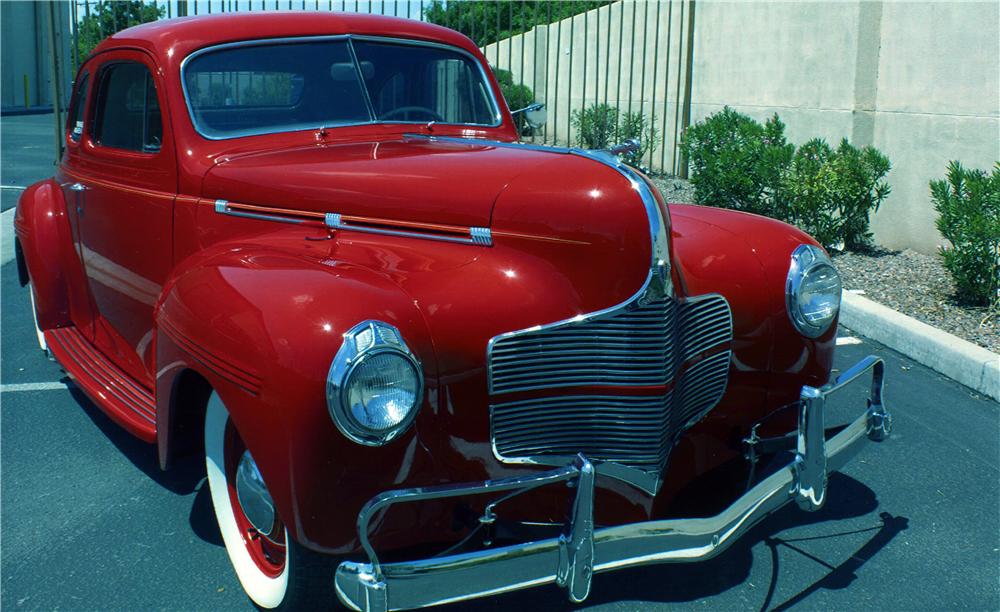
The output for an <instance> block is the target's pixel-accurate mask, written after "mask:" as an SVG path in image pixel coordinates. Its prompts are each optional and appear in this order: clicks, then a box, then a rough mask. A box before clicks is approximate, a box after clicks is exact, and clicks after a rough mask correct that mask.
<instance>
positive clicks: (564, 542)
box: [334, 356, 891, 612]
mask: <svg viewBox="0 0 1000 612" xmlns="http://www.w3.org/2000/svg"><path fill="white" fill-rule="evenodd" d="M884 370H885V368H884V364H883V362H882V360H881V359H880V358H878V357H874V356H871V357H866V358H865V359H863V360H862V361H860V362H858V363H857V364H856V365H854V366H853V367H852V368H850V369H849V370H847V371H846V372H844V374H842V375H841V376H839V377H838V378H837V379H836V380H835V381H834V382H832V383H830V384H828V385H826V386H824V387H822V388H819V389H815V388H812V387H803V388H802V398H803V402H802V408H801V410H802V413H801V418H800V421H799V423H800V425H799V430H798V435H799V439H800V446H799V448H798V450H797V452H796V454H795V457H794V459H792V461H791V462H790V463H788V464H787V465H785V466H784V467H782V468H781V469H779V470H778V471H776V472H775V473H773V474H772V475H770V476H768V477H767V478H765V479H764V480H762V481H761V482H759V483H758V484H757V485H756V486H754V487H753V488H752V489H750V490H749V491H747V492H746V493H745V494H744V495H743V496H742V497H740V498H739V499H737V500H736V501H734V502H733V504H732V505H730V506H729V507H728V508H726V509H725V510H723V511H722V512H721V513H720V514H717V515H715V516H712V517H708V518H694V519H670V520H656V521H648V522H642V523H634V524H630V525H620V526H616V527H607V528H603V529H593V522H592V521H593V503H594V497H593V494H594V486H595V482H594V471H593V469H594V466H593V465H592V464H591V462H590V461H589V460H588V459H587V458H586V457H584V456H582V455H581V456H579V457H577V458H576V459H575V460H574V461H573V462H572V463H571V464H569V465H565V466H563V467H560V468H557V469H554V470H551V471H547V472H539V473H536V474H533V475H531V476H523V477H518V478H507V479H502V480H492V481H485V482H481V483H471V484H465V485H448V486H443V487H425V488H417V489H405V490H398V491H389V492H386V493H382V494H381V495H378V496H376V497H374V498H373V499H372V500H371V501H369V502H368V504H366V505H365V507H364V508H363V509H362V511H361V513H360V514H359V515H358V534H359V536H360V538H361V543H362V547H363V548H364V550H365V552H366V553H367V554H368V557H369V561H368V562H367V563H359V562H353V561H345V562H343V563H341V564H340V565H339V566H338V568H337V571H336V574H335V576H334V581H335V586H336V590H337V595H338V597H339V598H340V600H341V601H342V602H343V603H344V604H345V605H346V606H348V607H350V608H351V609H353V610H358V611H361V612H388V611H389V610H409V609H414V608H422V607H427V606H433V605H438V604H444V603H451V602H456V601H463V600H468V599H474V598H478V597H485V596H489V595H496V594H499V593H505V592H509V591H514V590H519V589H524V588H528V587H532V586H537V585H542V584H551V583H556V584H559V585H561V586H563V587H564V588H565V589H566V590H567V595H568V596H569V598H570V600H572V601H581V600H582V599H583V598H585V597H586V596H587V594H588V592H589V590H590V574H591V573H593V572H602V571H609V570H614V569H620V568H624V567H632V566H637V565H645V564H651V563H669V562H673V563H687V562H696V561H702V560H705V559H709V558H712V557H715V556H716V555H718V554H720V553H721V552H723V551H724V550H726V549H727V548H728V547H729V546H730V545H732V544H733V543H734V542H735V541H736V540H738V539H739V537H740V536H742V535H743V534H744V533H746V532H747V531H748V530H750V529H751V528H752V527H753V526H754V525H756V524H757V523H758V522H760V521H761V520H762V519H764V518H765V517H766V516H768V515H769V514H771V513H773V512H774V511H776V510H777V509H779V508H781V507H782V506H784V505H785V504H787V503H790V502H791V501H792V500H796V501H798V502H799V503H800V505H802V506H803V507H804V508H805V509H806V510H810V511H811V510H817V509H819V508H820V507H821V506H822V504H823V501H824V500H825V483H826V478H827V474H828V473H829V472H830V471H834V470H837V469H839V468H841V467H842V466H843V465H844V464H846V463H847V462H848V461H849V460H850V459H851V457H853V456H854V454H855V453H856V452H857V451H858V450H860V449H861V447H862V446H863V445H864V443H865V442H866V440H883V439H884V438H885V437H886V435H887V434H888V431H889V430H888V427H889V425H888V424H889V423H891V417H890V416H889V413H888V411H887V410H886V409H885V407H884V405H883V403H882V386H883V376H884ZM869 371H870V372H871V375H872V380H871V395H870V397H869V399H868V408H867V410H866V411H865V412H864V413H863V414H862V415H861V416H860V417H858V418H857V419H856V420H855V421H854V422H852V423H851V424H850V425H848V426H847V427H846V428H845V429H844V430H842V431H841V432H840V433H838V434H837V435H835V436H834V437H832V438H831V439H830V440H826V439H825V436H824V432H823V429H822V420H823V419H822V415H823V412H824V410H825V402H826V398H827V397H828V396H829V395H830V394H832V393H835V392H837V391H838V390H840V389H841V388H843V386H844V385H846V384H848V383H850V382H851V381H853V380H855V379H856V378H858V377H860V376H861V375H863V374H865V373H867V372H869ZM807 413H811V414H812V416H809V414H807ZM562 482H566V483H569V484H571V485H572V486H573V487H574V490H575V495H574V496H573V500H572V505H571V508H570V519H569V520H568V521H567V523H566V524H565V525H564V530H563V535H562V536H560V537H558V538H550V539H546V540H537V541H533V542H528V543H525V544H517V545H511V546H504V547H499V548H492V549H489V548H488V549H484V550H479V551H474V552H467V553H461V554H454V555H449V556H439V557H432V558H428V559H420V560H416V561H407V562H399V563H391V564H381V563H379V561H378V558H377V556H376V554H375V551H374V549H373V548H372V546H371V543H370V541H369V529H370V528H371V525H372V521H373V518H374V517H375V516H379V515H380V514H379V513H380V511H381V510H384V509H385V508H387V507H388V506H390V505H393V504H397V503H408V502H419V501H425V500H434V499H444V498H453V497H459V496H464V495H495V494H498V493H501V492H505V491H521V490H529V489H534V488H538V487H541V486H546V485H551V484H556V483H562Z"/></svg>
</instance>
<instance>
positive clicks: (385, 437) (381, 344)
mask: <svg viewBox="0 0 1000 612" xmlns="http://www.w3.org/2000/svg"><path fill="white" fill-rule="evenodd" d="M343 337H344V342H343V344H341V345H340V349H339V350H338V351H337V354H336V355H335V356H334V358H333V363H331V364H330V370H329V372H328V373H327V376H326V405H327V410H328V411H329V412H330V418H331V419H333V422H334V424H335V425H336V426H337V429H339V430H340V432H341V433H342V434H344V436H345V437H347V439H349V440H351V441H352V442H357V443H358V444H362V445H364V446H382V445H384V444H388V443H389V442H391V441H392V440H394V439H396V438H397V437H399V436H400V435H401V434H402V433H403V432H405V431H406V430H407V429H409V427H410V425H412V424H413V421H414V419H416V417H417V413H418V412H419V411H420V406H421V405H422V404H423V399H424V372H423V368H422V367H421V365H420V362H419V361H418V360H417V358H416V356H415V355H414V354H413V352H412V351H411V350H410V348H409V347H408V346H407V345H406V342H405V341H404V340H403V336H402V334H400V333H399V330H398V329H396V328H395V327H394V326H392V325H390V324H388V323H385V322H383V321H374V320H369V321H363V322H361V323H358V324H357V325H355V326H354V327H352V328H351V329H349V330H347V331H346V332H344V336H343ZM384 353H393V354H395V355H397V356H399V357H402V358H403V359H406V360H407V361H409V363H410V365H411V366H412V367H413V370H414V372H416V376H417V390H416V393H415V394H414V403H413V406H412V407H411V408H410V411H409V412H408V413H407V414H406V416H405V417H404V418H403V420H401V421H400V422H399V423H398V424H397V425H396V426H395V427H392V428H391V429H387V430H383V431H373V430H371V429H368V428H366V427H364V426H362V425H361V424H359V423H357V422H356V421H355V419H354V418H353V417H352V416H351V414H350V407H349V406H348V405H347V398H346V396H345V394H346V393H347V385H348V383H349V381H350V379H351V375H352V374H353V373H354V371H355V370H356V369H357V368H358V366H360V365H361V364H362V363H364V362H365V361H367V360H368V359H371V358H372V357H375V356H377V355H382V354H384Z"/></svg>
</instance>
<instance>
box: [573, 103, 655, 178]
mask: <svg viewBox="0 0 1000 612" xmlns="http://www.w3.org/2000/svg"><path fill="white" fill-rule="evenodd" d="M570 125H572V126H573V128H575V129H576V135H577V138H578V139H579V141H580V143H581V144H582V145H583V146H584V147H586V148H588V149H607V148H608V147H610V146H613V145H616V144H620V143H623V142H625V141H626V140H631V139H633V138H635V139H638V140H639V150H638V151H633V152H631V153H626V154H624V155H622V156H621V159H622V161H624V162H625V163H626V164H629V165H631V166H635V167H637V168H638V167H641V164H642V158H643V157H644V156H645V155H646V154H647V153H649V152H650V151H651V150H653V149H654V148H655V147H656V145H657V144H658V143H659V134H658V132H657V131H656V128H655V127H654V125H653V120H652V118H650V117H647V116H646V115H644V114H643V113H642V112H639V111H635V112H625V113H622V112H619V110H618V109H617V108H616V107H615V106H612V105H611V104H593V105H591V106H587V107H585V108H582V109H579V110H575V111H573V113H572V115H571V116H570Z"/></svg>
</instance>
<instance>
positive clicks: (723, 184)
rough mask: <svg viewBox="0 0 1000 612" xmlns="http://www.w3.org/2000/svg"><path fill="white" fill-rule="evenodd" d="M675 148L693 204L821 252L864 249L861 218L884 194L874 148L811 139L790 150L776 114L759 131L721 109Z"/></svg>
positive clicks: (880, 159) (866, 239)
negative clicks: (765, 220)
mask: <svg viewBox="0 0 1000 612" xmlns="http://www.w3.org/2000/svg"><path fill="white" fill-rule="evenodd" d="M681 148H682V151H683V152H684V154H685V155H686V156H687V158H688V160H689V164H690V170H691V184H692V185H693V186H694V196H695V201H696V202H697V203H699V204H705V205H709V206H722V207H724V208H732V209H735V210H742V211H746V212H752V213H756V214H761V215H767V216H769V217H774V218H776V219H781V220H782V221H786V222H788V223H792V224H793V225H797V226H798V227H800V228H802V229H803V230H804V231H806V232H809V233H810V234H812V235H813V236H814V237H815V238H816V239H817V240H818V241H820V243H822V244H824V245H826V246H834V245H836V246H841V245H843V246H845V247H847V248H849V249H862V248H866V247H868V246H869V245H870V243H871V232H870V230H869V217H870V215H871V214H872V213H873V212H875V211H876V210H878V207H879V205H880V204H881V203H882V201H883V200H884V199H885V198H886V197H887V196H888V195H889V185H888V183H886V182H885V181H884V180H883V179H884V178H885V175H886V174H887V173H888V172H889V168H890V164H889V160H888V158H886V157H885V155H883V154H882V153H880V152H879V151H878V150H877V149H875V148H872V147H864V148H861V149H858V148H857V147H854V146H852V145H851V144H850V143H849V142H847V140H846V139H845V140H843V141H841V143H840V146H839V147H837V148H836V149H833V148H831V147H830V146H829V145H828V144H827V143H826V142H825V141H823V140H822V139H819V138H816V139H813V140H810V141H809V142H807V143H805V144H804V145H802V146H801V147H799V148H798V149H797V150H796V148H795V145H792V144H789V143H788V142H787V140H786V139H785V124H784V123H782V122H781V119H779V118H778V116H777V115H774V116H773V117H771V118H770V119H768V120H767V121H766V122H765V123H764V124H763V125H761V124H760V123H758V122H757V121H754V120H753V119H751V118H750V117H748V116H746V115H743V114H741V113H738V112H736V111H734V110H733V109H731V108H729V107H726V108H724V109H723V110H721V111H720V112H718V113H716V114H714V115H711V116H709V117H708V118H706V119H705V120H704V121H701V122H698V123H696V124H695V125H693V126H691V127H690V128H688V130H687V131H686V132H685V134H684V137H683V139H682V141H681Z"/></svg>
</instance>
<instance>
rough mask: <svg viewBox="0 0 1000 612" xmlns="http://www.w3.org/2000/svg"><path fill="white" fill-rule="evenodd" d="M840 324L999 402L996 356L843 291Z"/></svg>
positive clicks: (999, 366)
mask: <svg viewBox="0 0 1000 612" xmlns="http://www.w3.org/2000/svg"><path fill="white" fill-rule="evenodd" d="M840 323H841V324H842V325H843V326H844V327H847V328H849V329H851V330H854V331H856V332H858V333H859V334H861V335H862V336H867V337H868V338H871V339H872V340H874V341H876V342H879V343H881V344H884V345H886V346H888V347H889V348H891V349H893V350H896V351H899V352H900V353H902V354H904V355H906V356H907V357H909V358H910V359H913V360H914V361H917V362H919V363H922V364H923V365H925V366H927V367H929V368H932V369H934V370H937V371H938V372H940V373H942V374H944V375H945V376H947V377H948V378H951V379H952V380H955V381H958V382H960V383H962V384H963V385H965V386H967V387H971V388H972V389H974V390H975V391H978V392H979V393H982V394H983V395H986V396H988V397H991V398H993V399H994V400H996V401H998V402H1000V355H997V354H996V353H993V352H991V351H988V350H986V349H985V348H983V347H981V346H977V345H975V344H972V343H971V342H968V341H966V340H962V339H961V338H958V337H956V336H953V335H951V334H949V333H946V332H943V331H941V330H940V329H938V328H936V327H931V326H930V325H927V324H926V323H921V322H920V321H917V320H916V319H914V318H912V317H908V316H906V315H904V314H900V313H899V312H896V311H895V310H893V309H891V308H888V307H886V306H883V305H881V304H878V303H876V302H873V301H871V300H869V299H867V298H865V297H862V296H860V295H857V294H855V293H850V292H848V291H845V292H844V296H843V301H842V302H841V306H840Z"/></svg>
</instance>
